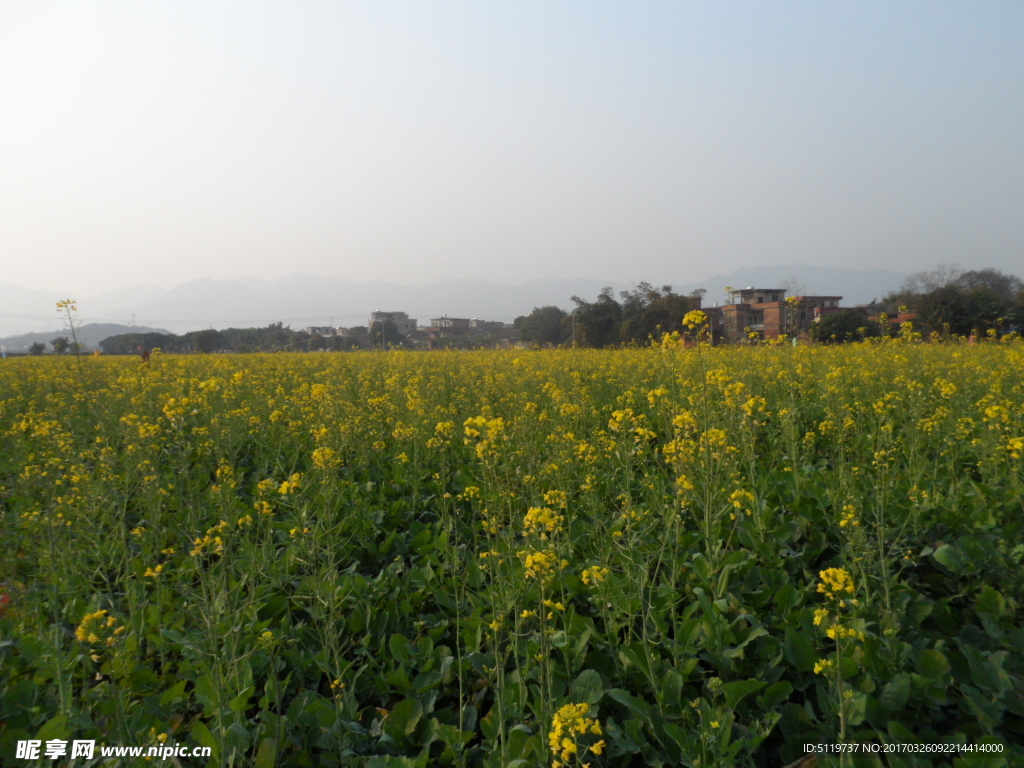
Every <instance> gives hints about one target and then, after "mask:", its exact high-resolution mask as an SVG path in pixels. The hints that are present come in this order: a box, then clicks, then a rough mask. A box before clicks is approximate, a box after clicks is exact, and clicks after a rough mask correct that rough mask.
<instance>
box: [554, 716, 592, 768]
mask: <svg viewBox="0 0 1024 768" xmlns="http://www.w3.org/2000/svg"><path fill="white" fill-rule="evenodd" d="M589 712H590V705H589V704H587V703H583V704H566V705H565V706H564V707H562V708H561V709H559V710H558V711H557V712H556V713H555V716H554V717H553V718H552V720H551V731H550V732H549V733H548V746H549V747H550V748H551V754H552V755H554V756H555V759H554V760H553V761H552V763H551V768H567V766H570V765H572V763H573V762H574V761H576V760H578V759H579V758H580V748H581V746H582V747H583V749H584V754H586V752H591V753H593V754H595V755H600V754H601V753H602V752H604V748H605V741H604V739H601V740H600V741H597V742H594V743H593V744H591V745H590V746H589V747H588V746H585V745H582V744H581V743H580V742H581V739H583V738H584V737H586V736H601V735H602V731H601V723H600V722H599V721H598V720H597V718H593V717H587V715H588V714H589ZM584 765H586V764H584Z"/></svg>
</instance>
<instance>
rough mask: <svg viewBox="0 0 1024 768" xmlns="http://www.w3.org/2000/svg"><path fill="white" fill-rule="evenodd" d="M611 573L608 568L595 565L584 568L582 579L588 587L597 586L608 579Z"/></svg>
mask: <svg viewBox="0 0 1024 768" xmlns="http://www.w3.org/2000/svg"><path fill="white" fill-rule="evenodd" d="M609 573H611V571H610V570H608V569H607V568H605V567H603V566H600V565H593V566H591V567H590V568H584V569H583V573H582V574H581V578H582V579H583V583H584V584H586V585H588V586H589V585H591V584H593V585H595V586H596V585H597V584H600V583H601V582H602V581H604V580H605V579H606V578H608V574H609Z"/></svg>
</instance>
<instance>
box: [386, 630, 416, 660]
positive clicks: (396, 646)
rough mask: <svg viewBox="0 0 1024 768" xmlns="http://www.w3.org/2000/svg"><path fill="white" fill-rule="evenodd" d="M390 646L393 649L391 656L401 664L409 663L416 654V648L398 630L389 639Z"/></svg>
mask: <svg viewBox="0 0 1024 768" xmlns="http://www.w3.org/2000/svg"><path fill="white" fill-rule="evenodd" d="M388 648H389V649H390V650H391V658H393V659H394V660H395V661H397V662H398V663H399V664H407V663H408V662H409V660H410V659H411V658H412V657H413V656H414V655H415V654H416V651H415V649H414V648H413V647H412V646H411V644H410V643H409V640H408V639H407V638H406V637H405V635H401V634H399V633H397V632H396V633H395V634H393V635H392V636H391V639H390V640H389V641H388Z"/></svg>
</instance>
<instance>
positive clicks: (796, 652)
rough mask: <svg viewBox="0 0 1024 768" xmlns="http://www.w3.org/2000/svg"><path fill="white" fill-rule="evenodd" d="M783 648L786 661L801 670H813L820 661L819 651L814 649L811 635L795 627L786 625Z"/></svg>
mask: <svg viewBox="0 0 1024 768" xmlns="http://www.w3.org/2000/svg"><path fill="white" fill-rule="evenodd" d="M782 649H783V653H785V655H786V661H788V662H789V663H790V664H792V665H793V666H795V667H796V668H797V669H799V670H801V671H804V672H809V671H811V670H812V669H814V665H815V663H817V661H818V653H817V651H815V650H814V642H813V641H812V640H811V638H810V636H808V634H807V633H806V632H803V631H801V630H799V629H796V628H795V627H786V640H785V642H784V643H783V646H782Z"/></svg>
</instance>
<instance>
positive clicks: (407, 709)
mask: <svg viewBox="0 0 1024 768" xmlns="http://www.w3.org/2000/svg"><path fill="white" fill-rule="evenodd" d="M422 716H423V705H422V704H420V703H419V702H418V701H416V699H405V700H403V701H400V702H398V703H397V704H396V705H395V708H394V709H393V710H391V716H390V717H389V718H388V725H390V726H391V728H392V729H394V730H396V731H398V732H399V733H403V734H405V735H406V736H408V735H409V734H411V733H412V732H413V731H414V730H416V724H417V723H418V722H419V721H420V718H421V717H422Z"/></svg>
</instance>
